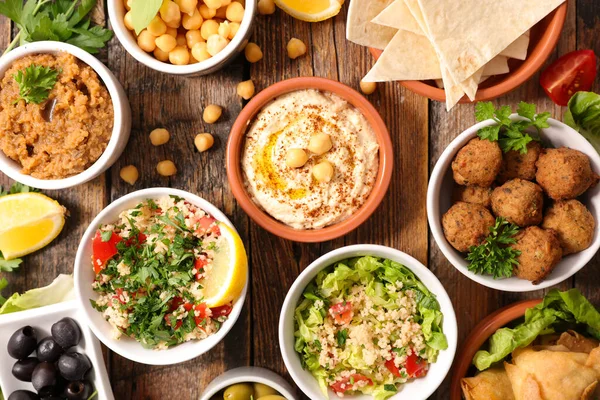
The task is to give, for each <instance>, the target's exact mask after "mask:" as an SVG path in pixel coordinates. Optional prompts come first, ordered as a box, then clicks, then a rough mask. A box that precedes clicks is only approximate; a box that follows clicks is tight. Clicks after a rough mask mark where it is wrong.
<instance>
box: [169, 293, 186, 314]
mask: <svg viewBox="0 0 600 400" xmlns="http://www.w3.org/2000/svg"><path fill="white" fill-rule="evenodd" d="M182 304H183V299H182V298H181V297H179V296H175V297H173V300H171V306H170V307H169V311H175V310H177V309H178V308H179V306H180V305H182Z"/></svg>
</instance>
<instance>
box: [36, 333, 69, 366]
mask: <svg viewBox="0 0 600 400" xmlns="http://www.w3.org/2000/svg"><path fill="white" fill-rule="evenodd" d="M63 352H64V350H63V348H62V347H60V345H59V344H58V343H56V341H55V340H54V339H53V338H52V337H50V336H48V337H45V338H43V339H42V340H40V343H38V347H37V356H38V359H39V360H40V361H48V362H56V361H57V360H58V359H59V357H60V355H61V354H62V353H63Z"/></svg>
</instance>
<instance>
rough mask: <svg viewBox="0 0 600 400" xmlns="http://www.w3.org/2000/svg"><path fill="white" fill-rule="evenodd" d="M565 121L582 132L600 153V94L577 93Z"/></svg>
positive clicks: (571, 100)
mask: <svg viewBox="0 0 600 400" xmlns="http://www.w3.org/2000/svg"><path fill="white" fill-rule="evenodd" d="M567 107H568V108H567V112H566V113H565V117H564V122H565V124H567V125H569V126H570V127H571V128H573V129H575V130H576V131H577V132H579V133H581V135H583V137H585V138H586V139H587V140H588V141H589V142H590V143H591V144H592V146H594V148H595V149H596V151H597V152H599V153H600V95H599V94H597V93H593V92H577V93H575V94H574V95H573V96H572V97H571V99H570V100H569V103H568V105H567Z"/></svg>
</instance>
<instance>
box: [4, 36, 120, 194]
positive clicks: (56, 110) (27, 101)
mask: <svg viewBox="0 0 600 400" xmlns="http://www.w3.org/2000/svg"><path fill="white" fill-rule="evenodd" d="M130 129H131V111H130V108H129V102H128V100H127V96H126V94H125V92H124V90H123V88H122V86H121V84H120V83H119V82H118V80H117V79H116V78H115V76H114V75H113V74H112V72H110V70H109V69H108V68H106V66H104V64H102V63H101V62H100V61H99V60H98V59H97V58H95V57H94V56H92V55H90V54H89V53H88V52H86V51H84V50H82V49H80V48H78V47H75V46H72V45H70V44H66V43H61V42H36V43H29V44H26V45H24V46H21V47H19V48H17V49H15V50H13V51H11V52H10V53H8V54H6V55H5V56H3V57H2V59H1V60H0V170H1V171H2V172H4V173H5V174H6V175H8V176H9V177H11V178H12V179H14V180H16V181H19V182H22V183H24V184H26V185H29V186H32V187H36V188H40V189H64V188H68V187H72V186H76V185H79V184H82V183H85V182H87V181H89V180H91V179H94V178H95V177H97V176H98V175H100V174H101V173H103V172H104V171H105V170H106V169H108V168H109V167H110V166H111V165H112V164H113V163H114V162H115V161H116V160H117V159H118V158H119V156H120V155H121V153H122V152H123V150H124V149H125V146H126V144H127V141H128V139H129V133H130Z"/></svg>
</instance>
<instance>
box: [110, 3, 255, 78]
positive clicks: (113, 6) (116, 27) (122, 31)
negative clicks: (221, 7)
mask: <svg viewBox="0 0 600 400" xmlns="http://www.w3.org/2000/svg"><path fill="white" fill-rule="evenodd" d="M244 7H245V12H244V19H243V20H242V23H241V24H240V29H239V30H238V32H237V34H236V35H235V37H234V38H233V40H231V42H230V43H229V44H228V45H227V47H225V49H223V50H222V51H221V52H219V53H218V54H217V55H216V56H214V57H211V58H209V59H208V60H205V61H202V62H199V63H196V64H189V65H173V64H170V63H166V62H162V61H159V60H157V59H156V58H154V55H152V54H150V53H146V52H145V51H144V50H142V49H140V47H139V46H138V44H137V39H136V38H135V36H134V34H133V32H131V31H130V30H128V29H127V28H126V27H125V22H124V21H123V17H124V16H125V13H126V12H127V10H126V9H125V6H124V4H123V0H108V17H109V19H110V24H111V27H112V29H113V31H114V32H115V35H116V36H117V39H119V42H121V44H122V45H123V47H125V50H127V52H128V53H129V54H131V56H132V57H133V58H135V59H136V60H138V61H139V62H141V63H142V64H144V65H145V66H147V67H149V68H152V69H153V70H156V71H159V72H164V73H167V74H173V75H184V76H195V75H207V74H211V73H213V72H216V71H218V70H219V69H221V68H223V67H224V66H225V65H227V63H229V62H230V61H231V60H233V59H234V58H235V57H236V56H237V55H238V54H239V53H240V52H242V51H243V50H244V48H245V47H246V44H247V43H248V38H249V37H250V35H251V34H252V24H253V23H254V15H255V13H256V8H257V0H246V4H245V6H244Z"/></svg>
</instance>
